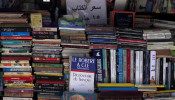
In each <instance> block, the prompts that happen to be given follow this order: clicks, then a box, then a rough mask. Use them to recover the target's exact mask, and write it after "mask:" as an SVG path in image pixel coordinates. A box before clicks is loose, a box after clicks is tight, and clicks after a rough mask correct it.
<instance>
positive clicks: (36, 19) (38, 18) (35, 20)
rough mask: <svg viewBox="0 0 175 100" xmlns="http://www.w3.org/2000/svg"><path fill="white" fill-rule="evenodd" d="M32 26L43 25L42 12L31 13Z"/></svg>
mask: <svg viewBox="0 0 175 100" xmlns="http://www.w3.org/2000/svg"><path fill="white" fill-rule="evenodd" d="M30 20H31V27H32V28H34V27H43V23H42V15H41V13H31V14H30Z"/></svg>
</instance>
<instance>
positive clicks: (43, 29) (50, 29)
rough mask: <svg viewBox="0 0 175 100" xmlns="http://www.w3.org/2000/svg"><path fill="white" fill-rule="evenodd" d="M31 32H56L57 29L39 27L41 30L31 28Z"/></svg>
mask: <svg viewBox="0 0 175 100" xmlns="http://www.w3.org/2000/svg"><path fill="white" fill-rule="evenodd" d="M33 31H50V32H57V28H50V27H41V28H33Z"/></svg>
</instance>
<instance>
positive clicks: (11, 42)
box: [1, 40, 32, 45]
mask: <svg viewBox="0 0 175 100" xmlns="http://www.w3.org/2000/svg"><path fill="white" fill-rule="evenodd" d="M1 45H32V42H31V41H27V40H1Z"/></svg>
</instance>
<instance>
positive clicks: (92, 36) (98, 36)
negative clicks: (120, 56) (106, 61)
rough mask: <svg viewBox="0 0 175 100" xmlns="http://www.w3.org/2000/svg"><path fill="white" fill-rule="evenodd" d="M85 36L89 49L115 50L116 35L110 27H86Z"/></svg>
mask: <svg viewBox="0 0 175 100" xmlns="http://www.w3.org/2000/svg"><path fill="white" fill-rule="evenodd" d="M86 34H87V35H88V36H87V37H88V40H89V42H90V49H117V40H116V35H115V32H114V27H113V26H111V25H87V26H86Z"/></svg>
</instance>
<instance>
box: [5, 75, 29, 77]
mask: <svg viewBox="0 0 175 100" xmlns="http://www.w3.org/2000/svg"><path fill="white" fill-rule="evenodd" d="M4 77H32V75H4Z"/></svg>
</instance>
